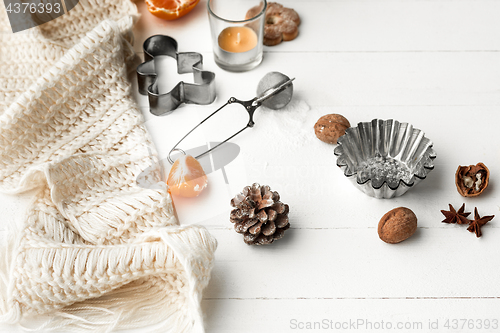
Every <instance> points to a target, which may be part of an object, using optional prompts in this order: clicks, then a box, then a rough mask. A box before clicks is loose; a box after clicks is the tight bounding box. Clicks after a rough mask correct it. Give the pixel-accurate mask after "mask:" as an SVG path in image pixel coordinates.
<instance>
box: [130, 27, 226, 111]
mask: <svg viewBox="0 0 500 333" xmlns="http://www.w3.org/2000/svg"><path fill="white" fill-rule="evenodd" d="M143 49H144V62H143V63H142V64H140V65H139V66H137V81H138V84H139V93H141V94H142V95H146V94H147V95H148V98H149V108H150V112H151V113H152V114H154V115H156V116H161V115H164V114H168V113H170V112H172V111H173V110H175V109H176V108H177V107H178V106H179V105H181V104H182V103H188V104H203V105H205V104H210V103H212V102H213V101H214V100H215V96H216V94H215V73H213V72H209V71H204V70H203V56H202V55H201V54H200V53H196V52H177V41H176V40H175V39H173V38H172V37H169V36H165V35H154V36H151V37H149V38H148V39H146V41H145V42H144V44H143ZM161 55H163V56H169V57H172V58H174V59H175V60H177V72H178V73H179V74H184V73H191V72H192V73H193V76H194V84H192V83H186V82H183V81H181V82H179V83H178V84H177V85H176V86H175V87H174V88H173V89H172V90H171V91H170V92H168V93H166V94H159V93H158V82H157V71H156V69H155V64H154V57H156V56H161Z"/></svg>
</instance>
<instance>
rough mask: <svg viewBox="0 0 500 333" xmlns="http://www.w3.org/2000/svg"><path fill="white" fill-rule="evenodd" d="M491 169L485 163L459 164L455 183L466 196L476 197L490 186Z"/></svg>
mask: <svg viewBox="0 0 500 333" xmlns="http://www.w3.org/2000/svg"><path fill="white" fill-rule="evenodd" d="M489 178H490V170H488V168H487V167H486V165H484V164H483V163H478V164H476V165H469V166H461V165H459V166H458V169H457V172H456V173H455V185H456V186H457V190H458V193H460V195H462V196H464V197H476V196H478V195H480V194H481V193H483V191H484V190H485V189H486V187H488V181H489Z"/></svg>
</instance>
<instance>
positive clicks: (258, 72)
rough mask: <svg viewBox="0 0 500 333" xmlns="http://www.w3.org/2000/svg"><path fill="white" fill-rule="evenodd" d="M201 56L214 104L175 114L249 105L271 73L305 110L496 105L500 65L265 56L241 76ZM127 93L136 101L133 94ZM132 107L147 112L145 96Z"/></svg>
mask: <svg viewBox="0 0 500 333" xmlns="http://www.w3.org/2000/svg"><path fill="white" fill-rule="evenodd" d="M204 55H205V56H206V58H208V60H207V61H206V63H207V64H211V65H209V66H207V69H208V70H213V71H214V72H215V73H216V86H217V101H216V103H214V104H212V105H209V106H199V105H184V106H182V109H178V110H183V111H184V110H185V111H184V112H188V111H187V110H195V111H192V112H199V111H198V110H203V109H207V110H206V112H207V113H208V112H209V111H210V110H214V108H215V107H217V106H220V105H221V104H222V103H223V102H224V101H227V99H228V98H229V97H231V96H236V97H238V98H240V99H251V98H252V97H254V94H255V90H256V87H257V84H258V82H259V81H260V79H261V78H262V77H263V76H264V75H265V74H266V73H268V72H271V71H280V72H282V73H285V74H286V75H288V76H290V77H295V78H296V81H295V83H294V85H295V93H296V98H299V99H301V100H304V101H305V102H307V103H308V104H309V105H310V106H311V107H316V106H379V105H384V106H480V105H481V106H486V105H500V64H499V62H498V53H494V52H476V53H460V52H458V53H455V52H453V53H404V54H402V53H348V54H347V53H312V54H307V57H305V56H304V54H300V53H266V54H265V58H264V61H263V63H262V64H261V65H260V66H259V67H258V68H256V69H254V70H253V71H251V72H248V73H246V75H245V76H241V75H239V74H238V73H230V72H226V71H223V70H220V69H218V68H216V67H215V65H214V64H213V61H212V55H211V54H204ZM297 64H300V66H298V65H297ZM170 75H176V74H175V73H170ZM176 77H177V78H179V80H173V81H174V82H178V81H180V80H185V81H187V82H192V77H190V76H186V75H183V76H178V75H176ZM167 91H168V90H167ZM133 93H134V94H136V95H138V93H137V90H136V89H133ZM138 101H139V104H140V105H141V106H144V107H146V106H148V101H147V98H146V97H145V96H140V97H138ZM177 113H178V112H177ZM436 116H439V114H436Z"/></svg>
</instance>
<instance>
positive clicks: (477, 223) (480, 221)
mask: <svg viewBox="0 0 500 333" xmlns="http://www.w3.org/2000/svg"><path fill="white" fill-rule="evenodd" d="M494 217H495V215H489V216H483V217H480V216H479V214H478V212H477V207H476V208H474V220H473V221H471V223H470V225H469V227H468V228H467V230H469V231H470V232H473V233H475V234H476V237H481V235H482V233H481V227H482V226H483V225H485V224H486V223H488V222H489V221H491V220H492V219H493V218H494Z"/></svg>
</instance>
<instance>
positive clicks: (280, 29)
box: [245, 2, 300, 46]
mask: <svg viewBox="0 0 500 333" xmlns="http://www.w3.org/2000/svg"><path fill="white" fill-rule="evenodd" d="M260 10H261V9H260V7H259V6H256V7H253V8H251V9H250V10H248V12H247V14H246V15H245V19H246V20H248V19H251V18H252V17H255V16H256V15H257V14H258V13H259V12H260ZM299 25H300V18H299V14H297V12H296V11H295V10H293V9H291V8H286V7H283V5H281V4H279V3H276V2H269V3H268V4H267V9H266V18H265V23H264V45H266V46H274V45H278V44H279V43H281V42H282V41H290V40H292V39H295V38H296V37H297V35H298V34H299Z"/></svg>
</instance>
